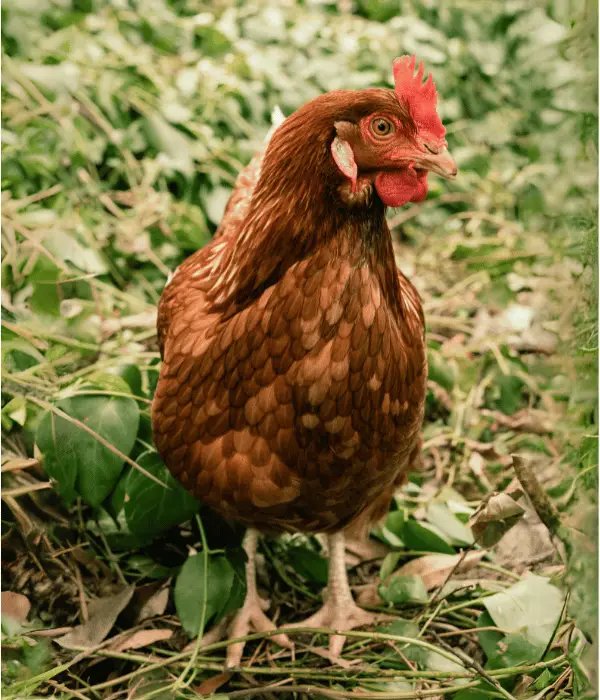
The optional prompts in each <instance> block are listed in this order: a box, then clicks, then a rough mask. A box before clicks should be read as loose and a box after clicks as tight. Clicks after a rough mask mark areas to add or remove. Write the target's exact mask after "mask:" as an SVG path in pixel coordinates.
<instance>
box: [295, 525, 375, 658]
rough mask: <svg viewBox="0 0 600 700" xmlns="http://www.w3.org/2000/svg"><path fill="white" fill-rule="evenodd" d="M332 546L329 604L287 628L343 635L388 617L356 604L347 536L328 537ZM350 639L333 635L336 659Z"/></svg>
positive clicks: (326, 600) (330, 649)
mask: <svg viewBox="0 0 600 700" xmlns="http://www.w3.org/2000/svg"><path fill="white" fill-rule="evenodd" d="M328 545H329V547H328V548H329V577H328V581H327V592H326V594H325V604H324V605H323V607H322V608H321V609H320V610H318V611H317V612H316V613H315V614H314V615H311V616H310V617H309V618H308V619H307V620H303V621H302V622H295V623H294V624H292V625H286V627H328V628H329V629H333V630H336V631H338V630H339V631H340V632H343V631H345V630H352V629H354V628H355V627H362V626H363V625H371V624H373V623H374V622H377V621H379V620H381V619H384V617H385V616H381V615H377V614H375V613H370V612H367V611H366V610H363V609H362V608H359V607H358V605H357V604H356V603H355V602H354V599H353V598H352V592H351V591H350V586H349V584H348V575H347V573H346V564H345V560H344V553H345V546H344V534H343V533H342V532H337V533H336V534H334V535H329V536H328ZM345 640H346V638H345V637H344V636H343V635H341V634H336V635H333V636H332V637H331V638H330V641H329V651H330V652H331V654H332V656H339V655H340V653H341V651H342V648H343V646H344V642H345Z"/></svg>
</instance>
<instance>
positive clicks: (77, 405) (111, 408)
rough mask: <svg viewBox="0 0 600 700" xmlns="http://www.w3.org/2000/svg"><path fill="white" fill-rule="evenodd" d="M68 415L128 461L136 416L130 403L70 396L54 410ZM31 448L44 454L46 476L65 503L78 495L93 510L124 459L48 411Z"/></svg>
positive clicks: (112, 399)
mask: <svg viewBox="0 0 600 700" xmlns="http://www.w3.org/2000/svg"><path fill="white" fill-rule="evenodd" d="M56 406H57V408H59V409H61V410H62V411H64V412H65V413H66V414H67V415H69V416H71V417H72V418H75V419H76V420H79V421H80V422H82V423H84V424H85V425H87V426H88V427H89V428H90V429H91V430H94V431H95V432H96V433H98V435H100V436H101V437H102V438H104V439H105V440H106V441H107V442H108V443H110V444H111V445H113V446H114V447H116V448H117V449H118V450H120V452H122V453H123V454H125V455H129V452H130V451H131V448H132V447H133V444H134V442H135V438H136V435H137V429H138V424H139V417H140V412H139V408H138V405H137V404H136V402H135V401H133V400H132V399H126V398H120V397H106V396H74V397H72V398H69V399H63V400H62V401H59V402H58V403H57V404H56ZM36 442H37V445H38V447H39V449H40V450H41V452H42V453H43V454H44V465H45V468H46V471H47V472H48V474H49V475H50V476H51V477H52V478H53V479H55V480H56V481H57V483H58V490H59V492H60V494H61V495H62V496H63V498H64V499H65V500H66V501H67V503H70V502H72V501H73V500H74V498H75V497H76V495H77V494H79V495H80V496H81V497H82V498H83V499H84V500H85V501H86V502H87V503H89V504H90V505H92V506H99V505H100V504H101V503H102V501H103V500H104V499H105V498H106V497H107V496H108V495H109V493H110V492H111V491H112V489H113V487H114V486H115V484H116V483H117V481H118V479H119V475H120V473H121V470H122V469H123V459H122V457H120V456H119V455H118V454H115V453H114V452H112V451H111V450H110V449H109V448H108V447H105V446H104V445H103V444H101V443H100V442H99V441H98V440H97V439H96V438H95V437H94V436H92V435H90V434H89V433H88V432H87V431H85V430H83V429H82V428H80V427H79V426H78V425H76V424H74V423H72V422H70V421H68V420H67V419H66V418H62V417H61V416H58V415H56V414H55V413H54V412H53V411H48V412H47V413H46V414H45V415H44V417H43V418H42V420H41V422H40V425H39V427H38V430H37V434H36Z"/></svg>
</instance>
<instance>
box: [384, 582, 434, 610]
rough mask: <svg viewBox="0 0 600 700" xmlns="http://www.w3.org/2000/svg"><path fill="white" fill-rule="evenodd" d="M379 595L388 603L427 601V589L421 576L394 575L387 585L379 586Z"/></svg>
mask: <svg viewBox="0 0 600 700" xmlns="http://www.w3.org/2000/svg"><path fill="white" fill-rule="evenodd" d="M379 595H380V597H381V598H382V600H385V601H386V602H387V603H393V604H394V605H399V604H402V603H426V602H427V601H428V599H429V598H428V595H427V589H426V588H425V584H424V583H423V579H422V578H421V577H420V576H394V577H393V578H391V579H390V582H389V584H388V585H387V586H383V585H382V586H379Z"/></svg>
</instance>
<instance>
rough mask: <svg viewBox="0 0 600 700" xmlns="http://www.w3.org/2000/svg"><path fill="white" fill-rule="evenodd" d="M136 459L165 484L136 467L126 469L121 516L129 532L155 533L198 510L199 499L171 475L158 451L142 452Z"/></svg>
mask: <svg viewBox="0 0 600 700" xmlns="http://www.w3.org/2000/svg"><path fill="white" fill-rule="evenodd" d="M137 462H138V464H139V465H140V466H141V467H143V468H144V469H146V470H147V471H148V472H150V474H152V475H153V476H155V477H156V478H157V479H158V480H159V481H161V482H162V483H163V484H165V486H161V485H160V484H157V483H156V482H155V481H153V480H152V479H149V478H148V477H147V476H146V475H145V474H143V473H142V472H141V471H138V470H137V469H132V470H131V471H130V472H129V476H128V477H127V483H126V485H125V490H126V494H125V519H126V521H127V525H128V527H129V529H130V530H131V532H133V533H134V534H143V533H152V534H153V535H158V534H160V533H161V532H163V531H164V530H167V529H168V528H170V527H173V525H177V524H178V523H181V522H183V521H185V520H189V519H190V518H191V517H192V516H193V515H194V514H195V513H197V512H198V510H199V508H200V502H199V501H198V500H196V499H195V498H194V497H193V496H192V495H191V494H190V493H189V492H188V491H186V490H185V489H184V488H183V486H182V485H181V484H180V483H179V482H178V481H177V480H176V479H175V478H174V477H173V476H172V475H171V473H170V472H169V470H168V469H167V467H166V466H165V465H164V463H163V461H162V459H161V458H160V455H158V454H157V453H156V452H146V453H144V454H143V455H141V456H140V457H138V459H137Z"/></svg>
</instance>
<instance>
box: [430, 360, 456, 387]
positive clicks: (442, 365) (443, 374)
mask: <svg viewBox="0 0 600 700" xmlns="http://www.w3.org/2000/svg"><path fill="white" fill-rule="evenodd" d="M427 365H428V378H429V379H430V380H431V381H432V382H435V383H436V384H439V386H441V387H443V388H444V389H446V391H452V387H453V386H454V376H455V372H454V371H453V370H452V368H451V367H450V365H449V364H448V363H447V362H446V361H445V360H444V359H443V358H442V357H441V355H439V353H435V354H434V353H432V352H429V353H428V354H427Z"/></svg>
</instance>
